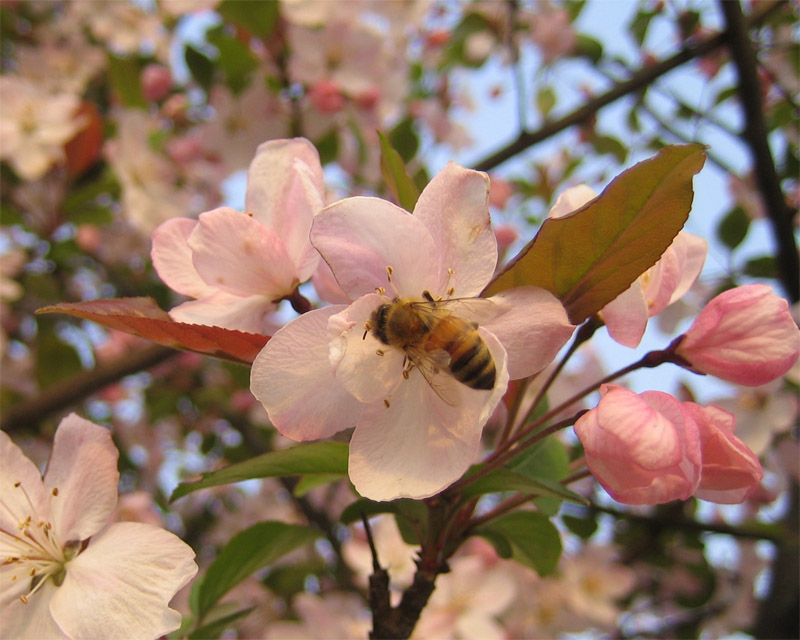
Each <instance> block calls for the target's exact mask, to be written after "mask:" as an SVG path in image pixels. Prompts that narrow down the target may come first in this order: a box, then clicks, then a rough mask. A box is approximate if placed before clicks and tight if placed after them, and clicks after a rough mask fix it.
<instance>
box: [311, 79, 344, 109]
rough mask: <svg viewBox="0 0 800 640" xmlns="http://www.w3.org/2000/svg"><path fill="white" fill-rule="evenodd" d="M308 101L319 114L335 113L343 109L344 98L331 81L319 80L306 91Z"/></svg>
mask: <svg viewBox="0 0 800 640" xmlns="http://www.w3.org/2000/svg"><path fill="white" fill-rule="evenodd" d="M308 99H309V100H310V101H311V104H312V105H314V108H315V109H316V110H317V111H319V112H320V113H337V112H339V111H341V110H342V108H343V107H344V96H343V95H342V91H341V89H340V88H339V85H338V84H336V83H335V82H333V81H332V80H325V79H322V80H319V81H317V82H315V83H314V84H313V85H311V88H310V89H309V90H308Z"/></svg>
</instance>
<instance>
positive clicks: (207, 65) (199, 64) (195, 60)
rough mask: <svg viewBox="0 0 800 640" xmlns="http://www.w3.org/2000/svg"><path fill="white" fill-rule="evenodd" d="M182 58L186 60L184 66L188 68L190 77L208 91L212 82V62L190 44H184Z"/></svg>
mask: <svg viewBox="0 0 800 640" xmlns="http://www.w3.org/2000/svg"><path fill="white" fill-rule="evenodd" d="M183 58H184V60H186V66H187V67H188V68H189V72H190V73H191V74H192V78H194V80H195V82H197V84H199V85H200V86H201V87H203V89H204V90H205V92H206V93H208V90H209V89H210V88H211V85H212V84H214V62H213V61H212V60H211V58H209V57H208V56H207V55H206V54H204V53H203V52H202V51H200V50H198V49H196V48H195V47H193V46H192V45H190V44H187V45H186V48H185V49H184V51H183Z"/></svg>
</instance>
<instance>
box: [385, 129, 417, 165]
mask: <svg viewBox="0 0 800 640" xmlns="http://www.w3.org/2000/svg"><path fill="white" fill-rule="evenodd" d="M389 144H391V146H392V148H393V149H394V150H395V151H397V153H399V154H400V157H401V158H402V159H403V162H411V160H413V159H414V156H415V155H417V151H418V150H419V136H418V135H417V131H416V129H415V128H414V120H413V119H412V118H406V119H405V120H401V121H400V122H398V123H397V125H395V127H394V128H393V129H392V130H391V131H390V132H389Z"/></svg>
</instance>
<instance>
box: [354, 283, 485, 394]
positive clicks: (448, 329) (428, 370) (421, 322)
mask: <svg viewBox="0 0 800 640" xmlns="http://www.w3.org/2000/svg"><path fill="white" fill-rule="evenodd" d="M422 295H423V297H424V298H425V299H424V300H417V299H414V298H400V297H398V298H395V299H394V300H392V302H390V303H387V304H382V305H381V306H380V307H378V308H377V309H376V310H375V311H373V312H372V316H371V317H370V320H369V322H368V323H367V326H366V331H370V332H371V333H372V335H373V336H375V337H376V338H377V339H378V340H380V341H381V342H382V343H383V344H385V345H388V346H390V347H395V348H397V349H400V350H402V351H403V353H404V354H405V356H406V367H405V368H404V370H403V376H404V377H405V378H408V376H409V374H410V372H411V371H412V370H413V369H418V370H419V372H420V373H421V374H422V376H423V377H424V378H425V380H427V382H428V384H429V385H430V386H431V387H432V388H433V390H434V391H435V392H436V393H437V395H438V396H439V397H440V398H441V399H442V400H444V401H445V402H446V403H447V404H450V405H456V404H457V403H458V396H459V391H458V385H451V384H448V377H447V376H444V377H443V376H441V375H439V374H440V373H446V374H449V377H450V378H451V379H455V380H457V381H458V382H461V383H462V384H464V385H466V386H467V387H469V388H470V389H478V390H489V389H493V388H494V383H495V379H496V377H497V368H496V367H495V363H494V358H493V357H492V354H491V352H490V351H489V347H488V346H487V345H486V342H485V341H484V340H483V338H482V337H481V335H480V333H478V325H477V324H475V323H473V322H470V321H469V320H466V319H464V318H462V317H460V316H458V315H455V314H453V313H452V312H451V310H450V309H449V308H448V307H450V308H452V307H453V306H454V305H456V304H458V300H435V299H434V298H433V296H431V294H430V293H429V292H428V291H424V292H423V294H422ZM366 331H365V334H364V335H365V336H366Z"/></svg>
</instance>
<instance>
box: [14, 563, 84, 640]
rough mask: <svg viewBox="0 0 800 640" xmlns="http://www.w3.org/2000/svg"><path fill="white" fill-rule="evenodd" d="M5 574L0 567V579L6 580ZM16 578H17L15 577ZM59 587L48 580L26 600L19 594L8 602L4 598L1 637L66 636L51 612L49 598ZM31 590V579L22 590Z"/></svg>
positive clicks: (36, 639)
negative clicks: (23, 600) (26, 601)
mask: <svg viewBox="0 0 800 640" xmlns="http://www.w3.org/2000/svg"><path fill="white" fill-rule="evenodd" d="M5 577H6V576H4V575H3V571H2V570H0V580H3V584H5V580H4V578H5ZM17 582H19V581H17ZM58 589H59V587H56V586H55V585H54V584H53V581H52V580H48V581H47V582H46V583H45V584H44V585H42V587H41V588H40V589H39V591H37V592H36V593H35V594H33V596H31V598H30V600H29V601H28V603H27V604H25V603H24V602H22V600H20V599H19V597H17V598H15V599H14V600H13V601H10V602H8V603H6V602H3V603H2V605H3V611H2V615H0V638H19V639H20V640H44V639H46V640H60V639H61V638H64V639H67V638H69V636H68V635H67V634H66V633H64V631H63V630H62V629H61V628H60V627H59V626H58V625H57V624H56V621H55V620H53V616H52V615H50V601H51V600H52V598H53V595H54V594H55V593H56V592H57V591H58ZM29 590H30V581H28V582H27V587H26V588H25V589H24V592H27V591H29Z"/></svg>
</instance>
